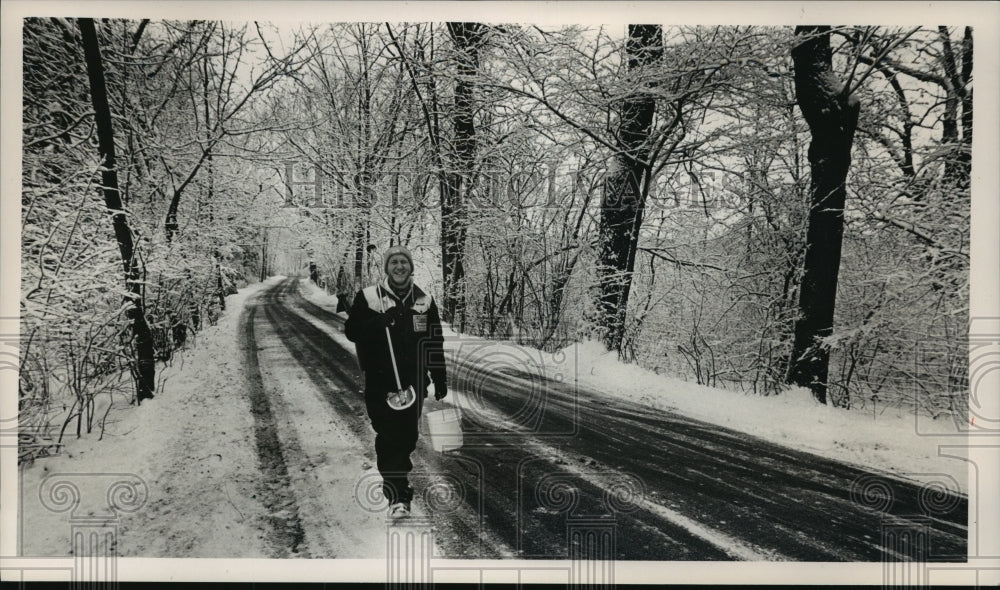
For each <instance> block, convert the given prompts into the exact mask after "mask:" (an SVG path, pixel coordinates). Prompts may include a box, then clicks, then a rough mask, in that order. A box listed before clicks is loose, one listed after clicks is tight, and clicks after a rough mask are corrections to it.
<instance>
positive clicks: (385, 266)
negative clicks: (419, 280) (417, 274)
mask: <svg viewBox="0 0 1000 590" xmlns="http://www.w3.org/2000/svg"><path fill="white" fill-rule="evenodd" d="M396 254H402V255H403V256H406V259H407V260H409V261H410V271H411V272H412V271H413V255H412V254H410V251H409V250H407V249H406V247H405V246H393V247H391V248H389V249H387V250H386V251H385V254H383V255H382V271H383V272H385V273H388V272H389V259H390V258H392V257H393V256H395V255H396Z"/></svg>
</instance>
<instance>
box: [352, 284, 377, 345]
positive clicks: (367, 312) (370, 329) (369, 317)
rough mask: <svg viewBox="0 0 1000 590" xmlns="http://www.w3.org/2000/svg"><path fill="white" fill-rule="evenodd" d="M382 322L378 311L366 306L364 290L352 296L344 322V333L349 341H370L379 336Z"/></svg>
mask: <svg viewBox="0 0 1000 590" xmlns="http://www.w3.org/2000/svg"><path fill="white" fill-rule="evenodd" d="M381 328H382V323H381V321H380V320H379V313H378V312H377V311H375V310H374V309H372V308H370V307H368V301H367V300H366V299H365V293H364V291H358V294H357V295H355V296H354V305H352V306H351V311H350V313H349V314H348V316H347V321H346V322H345V323H344V335H345V336H347V339H348V340H350V341H351V342H354V343H357V342H370V341H372V340H374V339H376V338H379V337H380V335H381V333H380V331H379V330H381Z"/></svg>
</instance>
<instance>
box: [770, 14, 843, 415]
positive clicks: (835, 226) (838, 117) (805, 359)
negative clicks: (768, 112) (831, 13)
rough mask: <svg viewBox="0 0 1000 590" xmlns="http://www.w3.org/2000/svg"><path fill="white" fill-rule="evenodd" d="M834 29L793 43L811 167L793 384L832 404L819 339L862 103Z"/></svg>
mask: <svg viewBox="0 0 1000 590" xmlns="http://www.w3.org/2000/svg"><path fill="white" fill-rule="evenodd" d="M829 31H830V28H829V27H825V26H822V27H817V26H806V27H796V29H795V34H796V36H797V37H798V38H799V42H798V44H797V45H796V46H795V47H794V48H792V60H793V62H794V64H795V97H796V100H797V102H798V104H799V109H800V110H801V111H802V116H803V117H804V118H805V120H806V122H807V123H808V124H809V131H810V132H811V134H812V141H811V143H810V144H809V168H810V171H811V176H812V178H811V181H810V193H811V207H810V210H809V227H808V230H807V232H806V255H805V262H804V268H803V274H802V283H801V287H800V290H799V318H798V319H797V320H796V322H795V340H794V343H793V345H792V357H791V364H790V368H789V374H788V381H789V382H790V383H793V384H796V385H801V386H804V387H809V388H810V389H811V390H812V392H813V395H814V396H815V397H816V399H817V400H819V401H820V402H821V403H826V386H827V377H828V374H829V360H830V359H829V352H828V351H827V349H826V348H824V347H822V346H820V345H819V339H821V338H823V337H826V336H829V335H830V334H831V333H832V332H833V312H834V308H835V305H836V296H837V276H838V274H839V271H840V254H841V244H842V241H843V235H844V202H845V200H846V195H847V191H846V187H845V180H846V178H847V171H848V169H849V168H850V166H851V145H852V144H853V142H854V131H855V129H856V128H857V124H858V112H859V110H860V103H859V101H858V100H857V98H856V97H854V96H853V95H850V96H848V95H845V92H844V86H843V84H841V83H840V81H839V80H838V79H837V77H836V76H835V74H834V73H833V69H832V59H833V56H832V51H831V49H830V33H829Z"/></svg>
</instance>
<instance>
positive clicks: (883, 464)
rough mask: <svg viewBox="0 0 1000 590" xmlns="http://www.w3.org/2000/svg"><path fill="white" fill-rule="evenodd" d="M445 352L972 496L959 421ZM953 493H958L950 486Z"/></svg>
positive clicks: (625, 370) (480, 347) (543, 360)
mask: <svg viewBox="0 0 1000 590" xmlns="http://www.w3.org/2000/svg"><path fill="white" fill-rule="evenodd" d="M300 286H301V291H302V293H303V295H304V296H306V297H307V298H308V299H310V300H311V301H313V302H314V303H316V304H317V305H322V306H324V307H326V308H328V309H330V310H331V311H332V310H333V309H335V306H336V297H334V296H331V295H327V294H326V293H325V292H324V291H323V290H321V289H319V288H318V287H315V286H314V285H312V284H311V283H309V282H308V281H305V280H303V281H301V282H300ZM445 337H446V342H445V346H446V348H447V349H448V350H449V351H451V352H452V353H454V354H458V355H461V357H462V358H464V359H466V360H476V361H478V362H479V363H480V364H481V365H483V366H485V367H489V368H493V369H495V370H503V369H509V370H520V371H526V372H528V373H535V374H539V373H538V372H543V373H542V374H546V375H554V374H561V375H562V376H563V377H562V379H563V380H564V381H572V379H573V377H575V378H576V380H577V383H578V384H579V386H580V387H582V388H586V389H587V390H591V391H594V392H603V393H605V394H606V395H607V396H608V397H610V398H618V399H624V400H628V401H631V402H634V403H637V404H640V405H644V406H648V407H650V408H653V409H657V410H663V411H670V412H675V413H678V414H682V415H684V416H688V417H690V418H694V419H697V420H702V421H705V422H709V423H712V424H717V425H719V426H721V427H725V428H728V429H731V430H735V431H738V432H743V433H746V434H749V435H752V436H756V437H758V438H761V439H764V440H767V441H769V442H773V443H776V444H780V445H783V446H787V447H789V448H792V449H795V450H799V451H805V452H809V453H813V454H816V455H819V456H822V457H826V458H829V459H834V460H837V461H843V462H846V463H851V464H854V465H857V466H859V467H861V468H863V469H866V470H871V471H875V472H888V473H892V474H894V475H896V476H898V477H903V478H906V479H914V480H917V481H931V480H933V481H939V482H940V481H941V477H940V475H942V474H943V475H947V476H950V477H951V478H953V479H954V480H955V485H956V486H957V487H958V489H959V490H961V491H962V492H963V493H968V463H967V462H966V461H965V460H964V459H963V458H960V457H956V456H952V455H954V454H959V453H960V451H959V450H956V449H953V448H952V449H948V450H946V451H944V452H946V453H948V455H942V454H940V453H939V447H940V446H942V445H960V444H961V442H962V440H964V439H961V438H959V437H958V436H957V435H960V433H961V431H960V430H959V428H958V426H957V425H956V424H955V423H954V422H953V421H951V420H948V419H938V420H931V419H930V418H929V417H926V416H919V415H915V414H914V413H913V411H912V409H908V408H903V409H900V408H889V409H883V408H879V411H878V413H875V414H874V415H873V413H872V412H871V411H868V412H864V411H856V410H850V411H849V410H842V409H839V408H833V407H830V406H826V405H821V404H818V403H817V402H816V401H815V400H814V399H813V397H812V395H811V393H810V392H809V391H808V390H806V389H804V388H800V387H795V388H791V389H789V390H788V391H786V392H785V393H783V394H781V395H775V396H760V395H751V394H745V393H742V392H736V391H728V390H725V389H719V388H714V387H707V386H703V385H697V384H695V383H691V382H688V381H684V380H682V379H677V378H672V377H667V376H664V375H657V374H655V373H653V372H652V371H649V370H646V369H643V368H641V367H638V366H635V365H627V364H624V363H622V362H620V361H619V360H618V359H617V358H616V356H615V355H614V354H610V353H608V352H607V351H606V350H605V349H604V347H603V346H602V345H601V344H599V343H596V342H584V343H580V344H574V345H571V346H569V347H567V348H565V349H563V350H561V351H559V352H557V353H555V354H549V353H545V352H542V351H539V350H537V349H534V348H530V347H527V346H522V345H517V344H514V343H511V342H484V341H482V340H480V339H477V338H472V337H467V336H462V335H459V334H457V333H455V332H454V331H451V330H450V329H448V328H446V332H445ZM948 487H952V488H954V486H948Z"/></svg>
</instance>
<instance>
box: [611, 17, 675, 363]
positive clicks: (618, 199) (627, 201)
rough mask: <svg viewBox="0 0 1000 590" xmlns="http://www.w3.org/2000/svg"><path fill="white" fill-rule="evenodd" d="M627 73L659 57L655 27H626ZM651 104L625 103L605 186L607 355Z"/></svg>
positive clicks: (640, 191) (618, 334)
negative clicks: (613, 167) (616, 143)
mask: <svg viewBox="0 0 1000 590" xmlns="http://www.w3.org/2000/svg"><path fill="white" fill-rule="evenodd" d="M625 50H626V53H627V55H628V69H629V72H630V73H631V72H636V71H638V70H641V69H642V68H644V67H646V66H648V65H649V64H652V63H654V62H655V61H657V60H659V59H660V58H661V56H662V55H663V30H662V27H661V26H660V25H629V37H628V41H627V43H626V48H625ZM655 109H656V105H655V102H654V101H653V99H652V98H650V97H648V96H643V95H642V94H641V93H638V92H636V93H634V94H632V95H631V96H628V97H627V98H625V100H624V102H623V104H622V112H621V121H620V123H619V134H618V146H619V151H618V153H617V154H616V155H615V164H616V167H615V170H614V171H613V172H612V173H610V174H609V175H608V178H607V179H606V180H605V184H604V200H603V202H602V203H601V220H600V228H599V257H600V258H599V262H598V273H599V276H600V291H599V295H598V300H597V308H598V312H599V318H598V321H599V322H600V325H601V328H602V331H603V340H604V345H605V346H606V347H607V348H608V350H614V351H620V349H621V345H622V338H623V336H624V332H625V316H626V309H627V307H628V297H629V291H630V290H631V287H632V272H633V271H634V270H635V253H636V249H637V247H638V244H639V227H640V226H641V225H642V214H643V207H644V203H645V198H644V196H645V193H646V188H647V187H646V184H647V183H648V180H649V178H648V176H649V166H648V164H647V162H646V160H647V158H648V155H649V147H648V139H649V134H650V130H651V128H652V125H653V115H654V112H655Z"/></svg>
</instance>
